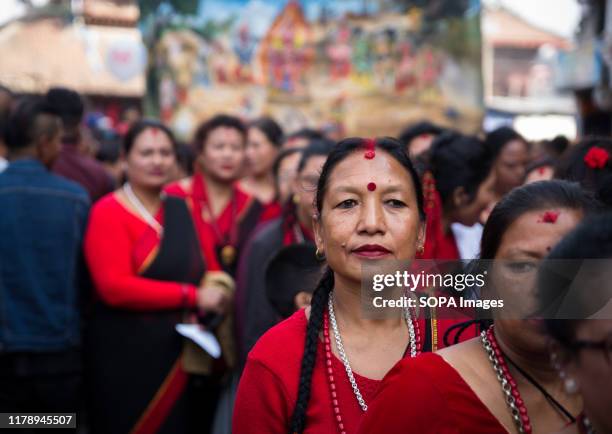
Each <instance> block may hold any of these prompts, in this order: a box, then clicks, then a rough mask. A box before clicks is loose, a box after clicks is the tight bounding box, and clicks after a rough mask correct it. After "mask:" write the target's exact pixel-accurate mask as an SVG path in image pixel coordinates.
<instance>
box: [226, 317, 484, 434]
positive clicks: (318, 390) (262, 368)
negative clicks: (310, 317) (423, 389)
mask: <svg viewBox="0 0 612 434" xmlns="http://www.w3.org/2000/svg"><path fill="white" fill-rule="evenodd" d="M418 323H419V327H420V330H421V334H423V330H424V327H425V321H424V320H419V321H418ZM454 323H455V321H452V320H441V321H438V324H439V335H440V336H441V335H442V334H443V332H444V331H445V330H446V328H448V327H449V326H451V325H452V324H454ZM306 326H307V319H306V314H305V312H304V310H303V309H302V310H300V311H298V312H296V313H295V314H293V316H291V317H290V318H288V319H286V320H285V321H283V322H281V323H280V324H277V325H276V326H275V327H273V328H272V329H270V330H269V331H268V332H266V334H264V335H263V336H262V337H261V338H260V339H259V341H258V342H257V344H256V345H255V347H254V348H253V350H252V351H251V352H250V353H249V356H248V359H247V364H246V367H245V369H244V372H243V374H242V378H241V379H240V385H239V386H238V394H237V397H236V404H235V407H234V419H233V430H234V431H233V432H234V433H236V434H261V433H266V434H277V433H278V434H281V433H282V434H286V433H287V432H288V430H289V424H290V422H291V416H292V414H293V409H294V406H295V402H296V399H297V389H298V384H299V378H300V369H301V363H302V356H303V354H304V340H305V337H306ZM467 335H469V333H467ZM471 337H473V335H471V336H465V338H467V339H469V338H471ZM439 340H441V338H439ZM437 345H439V347H440V348H441V347H442V346H443V345H442V344H440V343H438V344H437ZM324 365H325V352H324V348H323V342H322V341H319V347H318V349H317V356H316V360H315V366H314V370H313V374H312V386H311V394H310V401H309V403H308V409H307V412H306V428H305V431H304V433H306V434H315V433H316V434H328V433H335V432H336V431H337V429H338V428H337V423H336V419H335V416H334V414H333V406H332V402H331V397H330V392H329V385H328V384H327V382H328V379H327V375H326V370H325V366H324ZM332 367H333V369H334V377H335V379H336V387H337V394H338V401H339V406H340V411H341V412H342V419H343V421H344V425H345V427H346V432H347V433H349V434H350V433H355V432H357V427H358V424H359V422H360V419H361V417H362V415H363V411H362V410H361V408H360V407H359V404H358V402H357V399H356V398H355V395H354V393H353V389H352V387H351V385H350V383H349V381H348V378H347V375H346V372H345V370H344V365H343V364H342V362H341V361H340V360H339V359H338V358H336V357H335V356H334V357H333V358H332ZM353 374H354V376H355V380H356V381H357V384H358V386H359V390H360V391H361V394H362V395H363V397H364V399H365V401H366V403H368V405H369V403H370V402H372V401H373V400H374V398H375V397H376V396H377V394H378V390H379V386H380V384H381V381H379V380H372V379H369V378H366V377H362V376H360V375H359V374H357V373H355V372H354V373H353Z"/></svg>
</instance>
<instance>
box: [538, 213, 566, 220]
mask: <svg viewBox="0 0 612 434" xmlns="http://www.w3.org/2000/svg"><path fill="white" fill-rule="evenodd" d="M559 214H561V213H560V212H559V211H546V212H545V213H544V214H542V216H541V217H540V219H539V220H538V223H555V222H556V221H557V219H558V218H559Z"/></svg>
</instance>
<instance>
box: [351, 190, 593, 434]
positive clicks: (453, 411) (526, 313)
mask: <svg viewBox="0 0 612 434" xmlns="http://www.w3.org/2000/svg"><path fill="white" fill-rule="evenodd" d="M597 207H598V205H597V203H596V202H595V201H594V199H592V197H591V196H590V195H588V194H587V193H585V192H584V191H583V190H581V189H580V187H578V186H577V185H575V184H570V183H567V182H564V181H544V182H537V183H533V184H529V185H526V186H523V187H520V188H518V189H515V190H513V191H512V192H511V193H510V194H508V195H507V196H506V197H505V198H504V199H502V200H501V201H500V202H499V203H498V204H497V206H496V207H495V208H494V210H493V212H492V213H491V215H490V217H489V220H488V221H487V224H486V226H485V228H484V233H483V237H482V243H481V251H482V258H483V259H494V260H495V262H493V261H489V267H488V268H487V271H488V273H489V278H488V284H487V285H490V284H491V283H492V284H493V285H494V286H495V291H496V293H495V295H494V296H492V297H491V298H501V299H503V300H504V310H503V311H502V312H496V313H494V326H493V327H491V328H489V329H488V330H487V331H484V332H483V334H482V335H481V337H480V338H475V339H471V340H469V341H466V342H463V343H460V344H458V345H454V346H452V347H448V348H445V349H443V350H441V351H439V352H438V353H436V354H426V355H422V356H420V357H418V358H416V359H413V360H403V361H402V362H400V363H399V364H398V365H397V366H395V367H394V368H393V370H392V371H391V372H390V373H389V375H388V376H387V377H386V378H385V380H384V382H383V385H382V387H381V391H380V393H379V396H378V398H377V399H376V401H375V402H374V403H373V404H372V407H371V409H370V411H369V412H368V414H367V415H366V417H365V418H364V420H363V423H362V425H361V427H360V432H361V433H364V434H366V433H367V434H372V433H381V434H382V433H385V434H393V433H402V434H406V433H415V434H417V433H418V434H427V433H432V434H433V433H436V434H439V433H464V434H468V433H469V434H479V433H481V434H485V433H487V434H493V433H508V432H511V433H514V432H518V433H525V434H530V433H532V432H535V433H542V434H544V433H550V432H553V431H555V430H558V429H559V428H560V427H562V426H564V425H565V424H567V423H568V422H570V421H571V420H572V419H573V418H574V417H575V416H576V415H577V413H578V411H579V409H580V408H581V403H580V400H579V399H577V398H576V397H575V396H570V395H568V394H566V393H565V392H564V389H563V385H562V382H561V381H560V380H559V378H558V377H557V375H556V373H555V371H554V369H553V368H552V366H551V364H550V354H549V351H548V345H547V338H546V336H545V334H544V333H543V330H542V327H541V323H540V322H538V321H532V320H527V319H524V318H529V317H530V315H531V314H532V313H533V312H534V311H535V310H536V309H537V302H536V290H535V287H534V281H535V273H536V271H537V266H538V263H539V261H540V260H541V259H542V258H544V257H545V256H546V255H547V253H548V252H549V250H550V248H551V247H552V246H554V245H555V244H556V243H557V242H558V241H559V240H560V239H561V238H562V237H563V236H564V235H565V234H566V233H568V232H569V231H570V230H572V229H573V228H574V227H575V226H576V225H577V224H578V222H579V221H580V220H581V219H582V218H583V216H584V215H585V214H587V213H589V212H591V211H593V210H595V209H597ZM493 285H491V286H493ZM486 291H492V290H491V289H490V287H489V286H486V287H485V289H483V296H487V298H489V296H491V295H493V293H487V292H486ZM502 314H503V315H502Z"/></svg>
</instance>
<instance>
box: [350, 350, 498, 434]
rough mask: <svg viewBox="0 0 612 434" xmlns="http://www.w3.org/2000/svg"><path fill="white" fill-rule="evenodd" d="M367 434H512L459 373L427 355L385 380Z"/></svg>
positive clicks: (408, 361) (363, 431)
mask: <svg viewBox="0 0 612 434" xmlns="http://www.w3.org/2000/svg"><path fill="white" fill-rule="evenodd" d="M359 433H361V434H377V433H380V434H383V433H384V434H412V433H413V434H508V431H507V430H506V429H505V428H504V427H503V426H502V425H501V424H500V422H499V421H498V420H497V419H496V418H495V416H493V414H492V413H491V412H490V411H489V409H488V408H487V407H486V406H485V405H484V403H483V402H482V401H481V400H480V398H478V396H476V394H475V393H474V391H473V390H472V388H471V387H470V386H469V385H468V384H467V383H466V382H465V381H464V380H463V378H461V376H460V375H459V373H458V372H457V371H456V370H455V369H454V368H453V367H452V366H451V365H449V364H448V363H447V362H446V361H445V360H444V359H443V358H442V357H440V356H439V355H437V354H435V353H427V354H422V355H420V356H418V357H417V358H416V359H404V360H402V361H400V362H399V363H398V364H397V365H395V367H394V368H393V369H392V370H391V371H389V373H388V374H387V376H386V377H385V378H384V379H383V384H382V385H381V387H380V390H379V393H378V398H377V399H376V400H375V401H374V402H373V403H372V404H371V405H369V406H368V412H367V414H366V415H365V416H364V417H363V418H362V422H361V425H360V427H359Z"/></svg>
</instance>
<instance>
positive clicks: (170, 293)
mask: <svg viewBox="0 0 612 434" xmlns="http://www.w3.org/2000/svg"><path fill="white" fill-rule="evenodd" d="M175 150H176V144H175V142H174V139H173V136H172V133H171V132H170V131H169V130H168V129H167V128H166V127H165V126H163V125H162V124H160V123H158V122H155V121H139V122H137V123H136V124H134V125H133V126H132V127H131V129H130V131H129V132H128V133H127V135H126V137H125V143H124V153H125V159H126V168H127V178H128V182H127V183H126V184H125V185H124V186H123V187H122V188H120V189H118V190H117V191H115V192H114V193H110V194H109V195H107V196H105V197H103V198H102V199H100V200H99V201H98V202H97V203H96V204H95V206H94V207H93V209H92V211H91V216H90V221H89V226H88V228H87V233H86V236H85V245H84V250H85V256H86V259H87V263H88V265H89V269H90V272H91V276H92V278H93V283H94V285H95V289H96V296H97V297H96V300H95V303H94V307H93V312H92V317H91V321H90V323H89V327H88V329H87V349H88V351H87V366H88V369H89V377H88V380H89V383H90V391H91V395H90V397H91V404H92V405H91V411H90V418H91V428H92V432H94V433H117V434H121V433H128V432H131V433H138V434H145V433H186V432H187V429H188V426H187V424H188V423H189V422H190V421H191V422H193V421H194V420H198V419H196V418H195V417H194V418H193V419H190V417H189V412H188V400H187V397H186V396H187V394H186V389H187V387H188V376H187V374H186V373H185V371H184V370H183V364H182V358H181V352H182V349H183V341H182V339H181V337H180V336H179V335H178V333H177V332H176V331H175V329H174V327H175V325H176V324H177V323H180V322H182V320H183V317H184V316H185V315H186V314H188V313H193V312H196V311H200V312H208V313H210V312H214V313H217V314H223V313H224V312H225V311H226V309H227V308H228V305H229V304H230V303H231V297H230V295H229V293H228V291H229V288H230V287H231V278H229V276H227V275H225V273H222V272H219V271H216V272H215V271H214V270H216V268H215V265H214V264H213V265H212V266H211V265H210V264H208V263H207V262H206V260H205V258H204V256H205V255H204V254H203V253H202V252H201V250H200V245H199V244H198V241H197V234H196V231H195V228H194V226H193V223H192V222H191V216H190V214H189V210H188V209H187V206H186V204H185V202H184V201H183V200H182V199H179V198H176V197H163V195H162V194H161V192H162V188H163V186H164V184H165V183H166V182H167V181H168V179H169V177H170V176H171V174H172V171H173V169H174V165H175V164H176V157H175ZM213 281H214V282H213ZM213 410H214V407H211V408H207V409H199V414H198V418H199V422H200V423H201V424H202V425H198V426H200V427H201V429H202V431H203V432H205V430H206V427H205V425H206V423H207V422H209V423H210V421H211V418H212V411H213ZM207 418H208V419H207Z"/></svg>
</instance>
